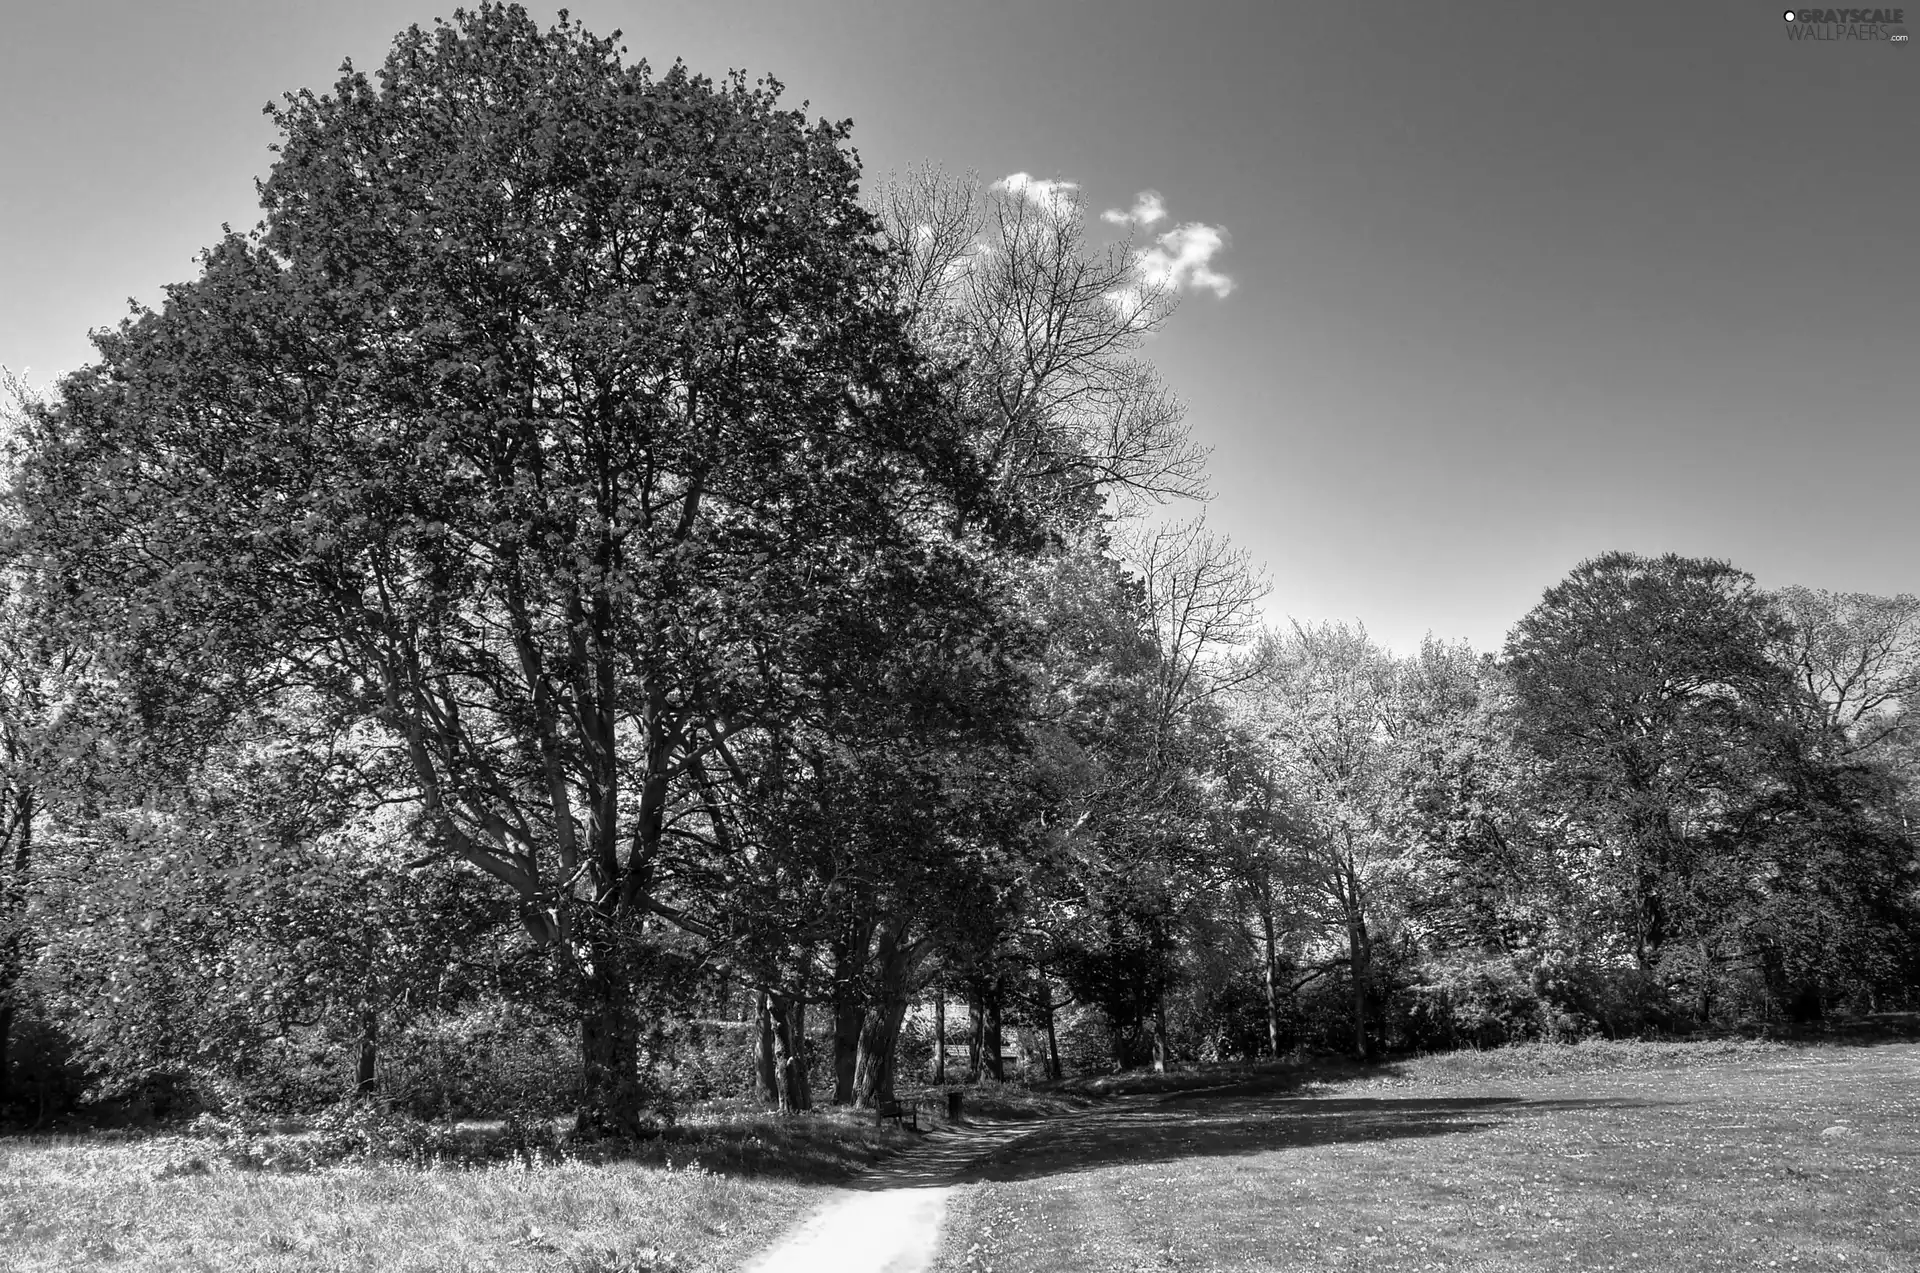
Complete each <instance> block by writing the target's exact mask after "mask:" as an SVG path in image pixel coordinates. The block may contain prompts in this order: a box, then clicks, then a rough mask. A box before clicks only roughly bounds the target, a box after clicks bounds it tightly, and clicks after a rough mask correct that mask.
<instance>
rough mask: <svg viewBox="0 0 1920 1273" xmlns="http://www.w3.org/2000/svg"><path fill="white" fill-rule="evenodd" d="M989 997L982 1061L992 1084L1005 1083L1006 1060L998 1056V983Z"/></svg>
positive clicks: (1000, 1042) (999, 1039) (1000, 1041)
mask: <svg viewBox="0 0 1920 1273" xmlns="http://www.w3.org/2000/svg"><path fill="white" fill-rule="evenodd" d="M989 995H990V997H989V998H988V999H987V1004H986V1008H987V1011H986V1020H985V1022H984V1024H983V1028H982V1050H983V1051H984V1052H985V1054H986V1055H985V1057H984V1060H985V1061H986V1063H987V1073H989V1074H991V1075H993V1081H994V1082H996V1083H1004V1082H1006V1081H1007V1066H1006V1059H1005V1058H1004V1057H1003V1056H1001V1054H1000V1049H1001V1044H1002V1040H1001V1037H1000V984H999V983H998V982H995V983H994V985H993V988H992V990H991V991H990V992H989Z"/></svg>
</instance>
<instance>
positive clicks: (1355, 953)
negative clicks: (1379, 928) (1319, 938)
mask: <svg viewBox="0 0 1920 1273" xmlns="http://www.w3.org/2000/svg"><path fill="white" fill-rule="evenodd" d="M1347 954H1348V971H1349V972H1351V973H1352V974H1353V1055H1354V1057H1355V1058H1356V1059H1358V1060H1361V1061H1364V1060H1366V1059H1367V1055H1368V1048H1367V968H1368V966H1369V964H1371V962H1372V954H1373V952H1372V950H1371V948H1370V947H1369V944H1368V942H1367V926H1366V921H1365V920H1362V919H1359V918H1351V919H1349V920H1348V924H1347Z"/></svg>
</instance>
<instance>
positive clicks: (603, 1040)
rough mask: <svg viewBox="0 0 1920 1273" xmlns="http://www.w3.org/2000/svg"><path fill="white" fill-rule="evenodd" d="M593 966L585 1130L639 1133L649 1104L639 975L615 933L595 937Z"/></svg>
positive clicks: (586, 1028) (585, 1034) (584, 1048)
mask: <svg viewBox="0 0 1920 1273" xmlns="http://www.w3.org/2000/svg"><path fill="white" fill-rule="evenodd" d="M588 950H589V952H590V953H589V958H590V959H591V961H592V971H591V972H589V973H588V974H587V976H586V983H587V984H586V990H587V1004H586V1009H585V1011H584V1013H583V1014H582V1016H581V1019H580V1062H581V1065H580V1069H581V1074H580V1080H581V1082H580V1099H581V1105H580V1111H579V1113H578V1114H577V1115H576V1117H575V1126H576V1127H578V1128H579V1129H580V1130H582V1131H590V1132H601V1133H608V1132H610V1133H614V1134H616V1135H622V1136H635V1135H638V1134H639V1133H640V1115H641V1113H642V1106H643V1104H644V1101H643V1094H642V1092H641V1090H640V1014H639V1012H638V1011H637V1009H636V1007H635V1004H634V995H633V979H632V974H631V971H630V970H629V969H628V968H627V966H626V961H625V960H624V959H622V958H621V955H622V952H621V950H620V949H619V946H618V943H617V941H616V940H615V939H613V938H611V937H609V938H605V939H596V940H593V941H591V942H590V943H589V946H588Z"/></svg>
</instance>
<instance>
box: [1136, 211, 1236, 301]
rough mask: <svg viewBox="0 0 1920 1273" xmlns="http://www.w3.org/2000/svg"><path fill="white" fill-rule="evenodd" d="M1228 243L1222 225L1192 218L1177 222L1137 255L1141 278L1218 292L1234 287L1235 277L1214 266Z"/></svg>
mask: <svg viewBox="0 0 1920 1273" xmlns="http://www.w3.org/2000/svg"><path fill="white" fill-rule="evenodd" d="M1226 246H1227V232H1226V230H1225V229H1223V228H1222V227H1220V226H1217V225H1207V224H1205V223H1203V222H1200V221H1189V222H1187V223H1186V224H1185V225H1178V226H1175V227H1174V228H1173V229H1171V230H1168V231H1167V232H1166V233H1165V234H1162V235H1160V236H1159V237H1158V238H1156V239H1155V240H1154V241H1153V246H1152V247H1149V248H1143V249H1142V250H1141V252H1140V254H1139V255H1138V256H1136V257H1135V258H1134V269H1135V270H1136V271H1138V273H1139V275H1140V278H1141V281H1142V282H1144V283H1147V284H1148V285H1150V286H1153V287H1164V288H1170V289H1177V290H1185V289H1187V288H1204V289H1205V290H1207V291H1209V292H1212V293H1213V294H1214V295H1215V296H1225V295H1226V294H1227V293H1229V292H1231V291H1232V290H1233V280H1232V279H1230V278H1228V277H1227V276H1226V275H1225V274H1222V273H1220V272H1219V271H1218V270H1216V269H1214V268H1213V258H1214V256H1215V255H1217V254H1218V253H1219V252H1221V251H1222V250H1224V249H1225V248H1226Z"/></svg>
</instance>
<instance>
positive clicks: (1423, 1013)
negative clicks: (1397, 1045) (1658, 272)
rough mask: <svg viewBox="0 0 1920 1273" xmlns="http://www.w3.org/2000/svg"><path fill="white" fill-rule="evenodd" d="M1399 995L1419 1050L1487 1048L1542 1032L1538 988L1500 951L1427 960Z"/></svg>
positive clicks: (1410, 1039) (1407, 1032) (1410, 1040)
mask: <svg viewBox="0 0 1920 1273" xmlns="http://www.w3.org/2000/svg"><path fill="white" fill-rule="evenodd" d="M1400 1001H1401V1002H1402V1003H1403V1004H1404V1005H1405V1007H1404V1020H1403V1024H1402V1029H1403V1030H1404V1033H1405V1036H1406V1040H1407V1043H1408V1044H1409V1045H1410V1046H1411V1047H1413V1048H1415V1049H1416V1050H1419V1051H1434V1050H1440V1049H1446V1048H1457V1047H1463V1046H1464V1047H1474V1048H1491V1047H1498V1046H1500V1045H1501V1044H1505V1043H1521V1042H1525V1041H1527V1040H1531V1039H1537V1038H1540V1037H1541V1036H1542V1034H1543V1033H1546V1026H1547V1017H1546V1015H1545V1014H1544V1013H1543V1011H1542V1004H1541V999H1540V995H1539V993H1538V991H1536V990H1535V988H1534V986H1533V985H1532V984H1531V983H1530V981H1529V979H1528V978H1527V977H1526V976H1525V975H1524V974H1523V973H1522V972H1521V971H1520V970H1519V969H1518V968H1516V967H1514V964H1513V961H1512V960H1511V959H1509V958H1507V957H1506V956H1504V955H1500V956H1493V957H1485V956H1476V955H1453V956H1449V957H1445V958H1440V959H1434V960H1430V961H1429V962H1427V963H1426V964H1424V965H1421V966H1419V967H1418V968H1417V969H1415V970H1414V980H1413V982H1412V984H1411V985H1409V986H1408V987H1407V988H1406V989H1405V991H1404V992H1403V993H1402V994H1401V996H1400Z"/></svg>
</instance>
